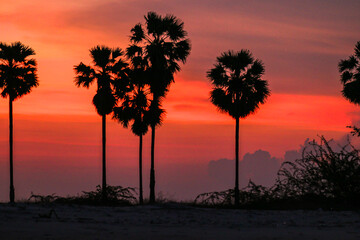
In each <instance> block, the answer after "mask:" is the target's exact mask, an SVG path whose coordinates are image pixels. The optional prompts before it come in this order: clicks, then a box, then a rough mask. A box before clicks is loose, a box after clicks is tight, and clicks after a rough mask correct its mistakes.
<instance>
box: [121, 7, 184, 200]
mask: <svg viewBox="0 0 360 240" xmlns="http://www.w3.org/2000/svg"><path fill="white" fill-rule="evenodd" d="M131 32H132V36H131V38H130V41H131V45H130V47H129V48H128V51H127V55H128V56H129V57H130V58H137V57H139V58H142V59H144V60H145V61H146V62H147V67H148V68H147V71H146V72H147V81H148V82H147V84H149V86H150V91H151V94H152V101H151V106H150V111H151V112H152V113H151V115H153V116H154V121H152V122H151V124H150V125H151V167H150V203H154V202H155V160H154V158H155V156H154V154H155V127H156V126H158V124H157V123H159V121H158V119H159V117H160V118H161V116H159V114H160V113H161V112H163V111H159V110H160V109H161V101H162V100H163V99H164V97H165V95H166V93H167V92H168V90H169V86H170V84H171V83H172V82H173V81H174V73H176V72H178V71H180V66H179V64H178V62H183V63H185V61H186V58H187V56H188V55H189V54H190V42H189V39H188V38H187V33H186V31H185V30H184V23H183V22H182V21H180V20H179V19H178V18H176V17H175V16H173V15H166V16H165V17H162V16H160V15H158V14H156V13H155V12H149V13H148V14H147V15H146V16H145V25H144V26H143V25H142V24H141V23H139V24H136V25H135V26H134V27H133V28H132V29H131Z"/></svg>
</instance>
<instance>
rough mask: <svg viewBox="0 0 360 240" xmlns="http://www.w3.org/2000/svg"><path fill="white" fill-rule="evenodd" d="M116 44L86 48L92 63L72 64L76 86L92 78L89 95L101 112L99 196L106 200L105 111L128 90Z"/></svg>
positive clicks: (123, 64) (111, 109)
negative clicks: (92, 89)
mask: <svg viewBox="0 0 360 240" xmlns="http://www.w3.org/2000/svg"><path fill="white" fill-rule="evenodd" d="M123 55H124V53H123V51H122V50H121V49H120V48H114V49H111V48H109V47H106V46H96V47H94V48H92V49H90V56H91V58H92V65H85V64H84V63H82V62H81V63H80V64H79V65H76V66H75V67H74V69H75V73H76V78H75V85H76V86H77V87H81V86H82V87H85V88H89V87H90V85H91V84H92V83H94V82H95V81H96V83H97V91H96V94H95V96H94V98H93V104H94V105H95V108H96V111H97V113H98V114H99V115H100V116H102V200H103V201H106V199H107V192H106V186H107V185H106V115H108V114H110V113H111V112H112V111H113V108H114V107H115V105H116V103H117V100H118V99H117V98H116V97H115V96H114V95H115V93H116V95H117V97H118V98H122V97H124V96H125V94H126V92H127V91H128V90H129V84H128V77H127V74H128V64H127V63H126V62H125V61H124V60H123V59H122V56H123Z"/></svg>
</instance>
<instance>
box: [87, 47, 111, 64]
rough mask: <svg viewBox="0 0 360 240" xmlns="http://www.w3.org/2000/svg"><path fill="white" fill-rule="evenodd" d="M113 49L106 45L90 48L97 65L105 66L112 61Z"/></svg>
mask: <svg viewBox="0 0 360 240" xmlns="http://www.w3.org/2000/svg"><path fill="white" fill-rule="evenodd" d="M111 53H112V50H111V48H109V47H106V46H100V45H98V46H96V47H93V48H92V49H90V56H91V58H92V59H93V62H94V64H95V66H98V67H101V68H105V67H106V65H108V64H109V62H110V56H111Z"/></svg>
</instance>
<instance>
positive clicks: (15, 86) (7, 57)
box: [0, 42, 39, 203]
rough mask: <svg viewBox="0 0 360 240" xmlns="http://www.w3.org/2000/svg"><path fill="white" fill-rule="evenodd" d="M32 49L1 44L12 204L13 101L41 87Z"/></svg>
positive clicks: (1, 85)
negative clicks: (6, 107)
mask: <svg viewBox="0 0 360 240" xmlns="http://www.w3.org/2000/svg"><path fill="white" fill-rule="evenodd" d="M33 55H35V52H34V50H33V49H32V48H30V47H28V46H25V45H23V44H22V43H20V42H14V43H12V44H6V43H0V89H1V90H2V92H1V96H2V97H3V98H6V97H8V98H9V123H10V124H9V127H10V131H9V133H10V134H9V142H10V144H9V145H10V202H11V203H13V202H14V201H15V188H14V171H13V101H14V100H16V99H18V98H20V97H22V96H23V95H26V94H28V93H30V92H31V90H32V88H33V87H37V86H38V85H39V83H38V78H37V74H36V71H37V69H36V61H35V59H33V58H31V56H33Z"/></svg>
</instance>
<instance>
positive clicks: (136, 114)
mask: <svg viewBox="0 0 360 240" xmlns="http://www.w3.org/2000/svg"><path fill="white" fill-rule="evenodd" d="M148 92H149V91H148V90H147V89H145V88H144V86H143V85H139V84H135V86H134V88H133V91H132V92H131V93H128V94H127V95H126V97H125V99H124V101H123V103H122V105H121V106H119V107H115V108H114V119H117V120H118V121H119V122H120V123H121V124H122V125H123V126H124V127H125V128H127V127H128V126H129V124H130V122H132V123H131V130H132V132H133V133H134V134H135V135H136V136H139V203H140V204H143V202H144V199H143V185H142V149H143V136H144V135H145V134H146V133H147V131H148V128H149V124H150V123H149V106H150V100H149V99H148V95H149V94H148Z"/></svg>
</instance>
